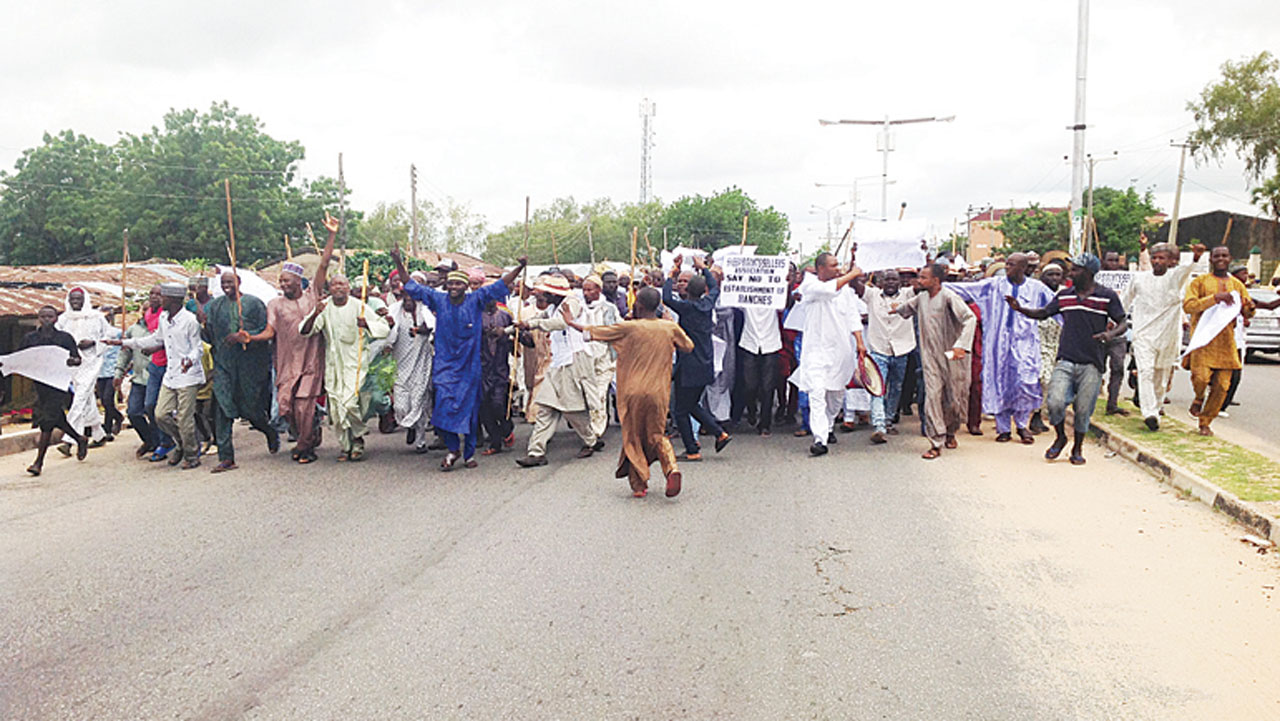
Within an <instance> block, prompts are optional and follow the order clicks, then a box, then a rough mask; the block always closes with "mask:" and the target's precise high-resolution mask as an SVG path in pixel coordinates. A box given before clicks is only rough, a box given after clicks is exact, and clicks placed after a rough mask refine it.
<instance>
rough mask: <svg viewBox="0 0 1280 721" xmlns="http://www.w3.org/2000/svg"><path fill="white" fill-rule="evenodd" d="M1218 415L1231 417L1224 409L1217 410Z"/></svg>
mask: <svg viewBox="0 0 1280 721" xmlns="http://www.w3.org/2000/svg"><path fill="white" fill-rule="evenodd" d="M1218 417H1219V418H1230V417H1231V414H1230V413H1227V412H1226V411H1218Z"/></svg>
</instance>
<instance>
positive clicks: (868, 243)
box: [840, 220, 928, 273]
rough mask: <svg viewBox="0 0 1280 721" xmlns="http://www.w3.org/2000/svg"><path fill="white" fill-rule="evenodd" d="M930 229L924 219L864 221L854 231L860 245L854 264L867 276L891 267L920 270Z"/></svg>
mask: <svg viewBox="0 0 1280 721" xmlns="http://www.w3.org/2000/svg"><path fill="white" fill-rule="evenodd" d="M927 228H928V224H927V223H926V222H925V221H924V220H902V221H895V222H884V223H879V222H875V221H862V222H860V223H858V224H857V225H855V226H854V229H853V241H854V242H855V243H857V244H858V252H857V255H856V256H855V262H856V263H857V265H858V267H859V268H861V269H862V270H863V271H864V272H867V273H873V272H875V271H877V270H885V269H888V268H919V267H921V266H923V265H924V260H925V250H924V248H923V247H922V241H923V240H924V234H925V231H926V230H927ZM840 260H841V262H843V261H844V259H843V258H842V259H840Z"/></svg>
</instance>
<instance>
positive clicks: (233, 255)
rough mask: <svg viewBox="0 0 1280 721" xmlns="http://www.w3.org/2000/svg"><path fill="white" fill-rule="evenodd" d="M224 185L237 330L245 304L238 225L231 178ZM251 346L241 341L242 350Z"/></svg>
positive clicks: (240, 326) (225, 179)
mask: <svg viewBox="0 0 1280 721" xmlns="http://www.w3.org/2000/svg"><path fill="white" fill-rule="evenodd" d="M222 187H223V188H224V189H225V190H226V192H227V233H228V234H230V235H231V244H230V245H228V246H227V255H228V256H229V257H230V259H231V273H232V274H233V275H235V277H236V330H237V331H239V330H242V329H244V304H243V303H241V302H240V271H239V270H237V269H236V227H235V225H234V224H233V223H232V222H231V179H230V178H223V179H222ZM248 347H249V344H248V343H241V344H240V348H241V349H242V350H244V349H247V348H248Z"/></svg>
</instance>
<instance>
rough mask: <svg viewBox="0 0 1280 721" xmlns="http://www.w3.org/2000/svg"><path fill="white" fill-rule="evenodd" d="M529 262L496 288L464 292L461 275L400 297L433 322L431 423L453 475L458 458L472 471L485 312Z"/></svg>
mask: <svg viewBox="0 0 1280 721" xmlns="http://www.w3.org/2000/svg"><path fill="white" fill-rule="evenodd" d="M391 258H392V260H393V261H395V263H396V267H397V269H398V270H399V273H400V276H399V277H401V278H409V277H410V276H409V273H408V271H407V270H406V269H405V267H404V259H403V258H402V257H401V255H400V251H399V250H398V249H396V250H393V251H392V252H391ZM527 262H528V261H527V259H525V258H521V259H520V261H519V264H518V265H517V266H516V267H515V269H513V270H511V271H510V272H508V273H507V274H506V275H504V276H503V277H502V280H501V281H500V282H497V283H491V284H489V285H486V286H482V287H480V288H477V289H476V290H474V291H468V290H467V283H468V277H467V274H466V273H465V272H463V271H453V272H450V273H449V275H448V278H447V279H446V281H445V290H443V291H441V290H437V289H435V288H431V287H428V286H426V285H422V284H420V283H418V282H416V281H413V280H410V281H409V282H407V283H405V285H404V292H405V293H407V294H408V295H409V296H411V297H412V298H413V299H414V300H417V301H418V302H420V303H422V304H423V305H424V306H426V307H427V308H428V309H430V310H431V312H432V313H434V314H435V317H436V331H435V356H434V360H433V361H432V369H431V373H432V377H433V379H434V382H435V403H434V406H433V409H432V413H431V424H432V425H433V426H434V427H435V429H436V431H438V432H439V433H440V434H441V435H442V436H443V438H444V442H445V445H446V446H447V447H448V449H449V452H448V454H447V455H445V458H444V461H443V462H442V463H441V464H440V467H441V468H442V469H443V470H446V471H448V470H452V469H453V467H454V465H455V464H456V463H457V462H458V460H459V459H461V460H462V461H463V464H464V466H465V467H467V468H474V467H475V466H476V462H475V459H474V458H473V456H475V452H476V433H477V430H478V424H479V418H480V415H479V410H480V376H481V369H480V343H481V338H482V335H483V329H484V323H483V316H484V308H485V306H486V305H488V304H489V301H498V302H501V301H503V300H505V299H506V297H507V294H508V293H509V292H510V289H511V288H512V287H513V286H514V285H515V282H516V276H517V275H518V274H519V273H520V271H521V270H522V269H523V268H524V266H525V264H526V263H527Z"/></svg>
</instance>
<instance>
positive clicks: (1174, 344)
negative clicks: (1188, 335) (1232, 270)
mask: <svg viewBox="0 0 1280 721" xmlns="http://www.w3.org/2000/svg"><path fill="white" fill-rule="evenodd" d="M1191 271H1192V266H1191V264H1190V263H1188V264H1187V265H1179V266H1176V267H1173V268H1170V269H1168V270H1167V271H1165V273H1164V275H1156V274H1154V273H1152V272H1151V271H1139V272H1137V273H1134V274H1133V278H1132V279H1131V280H1130V281H1129V287H1127V288H1125V292H1124V294H1123V295H1121V296H1120V301H1121V303H1123V305H1124V308H1125V310H1126V311H1128V312H1129V327H1130V328H1131V329H1132V332H1133V342H1134V345H1135V348H1134V352H1135V354H1139V355H1142V357H1141V358H1139V359H1138V361H1139V363H1140V364H1145V363H1147V362H1150V363H1155V362H1157V360H1158V362H1159V363H1161V364H1164V363H1166V362H1167V363H1173V362H1176V360H1177V355H1178V346H1179V344H1180V342H1181V340H1182V299H1183V296H1184V295H1185V294H1186V291H1187V283H1188V282H1190V280H1191ZM1148 351H1149V353H1150V354H1152V355H1151V360H1150V361H1147V355H1148Z"/></svg>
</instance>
